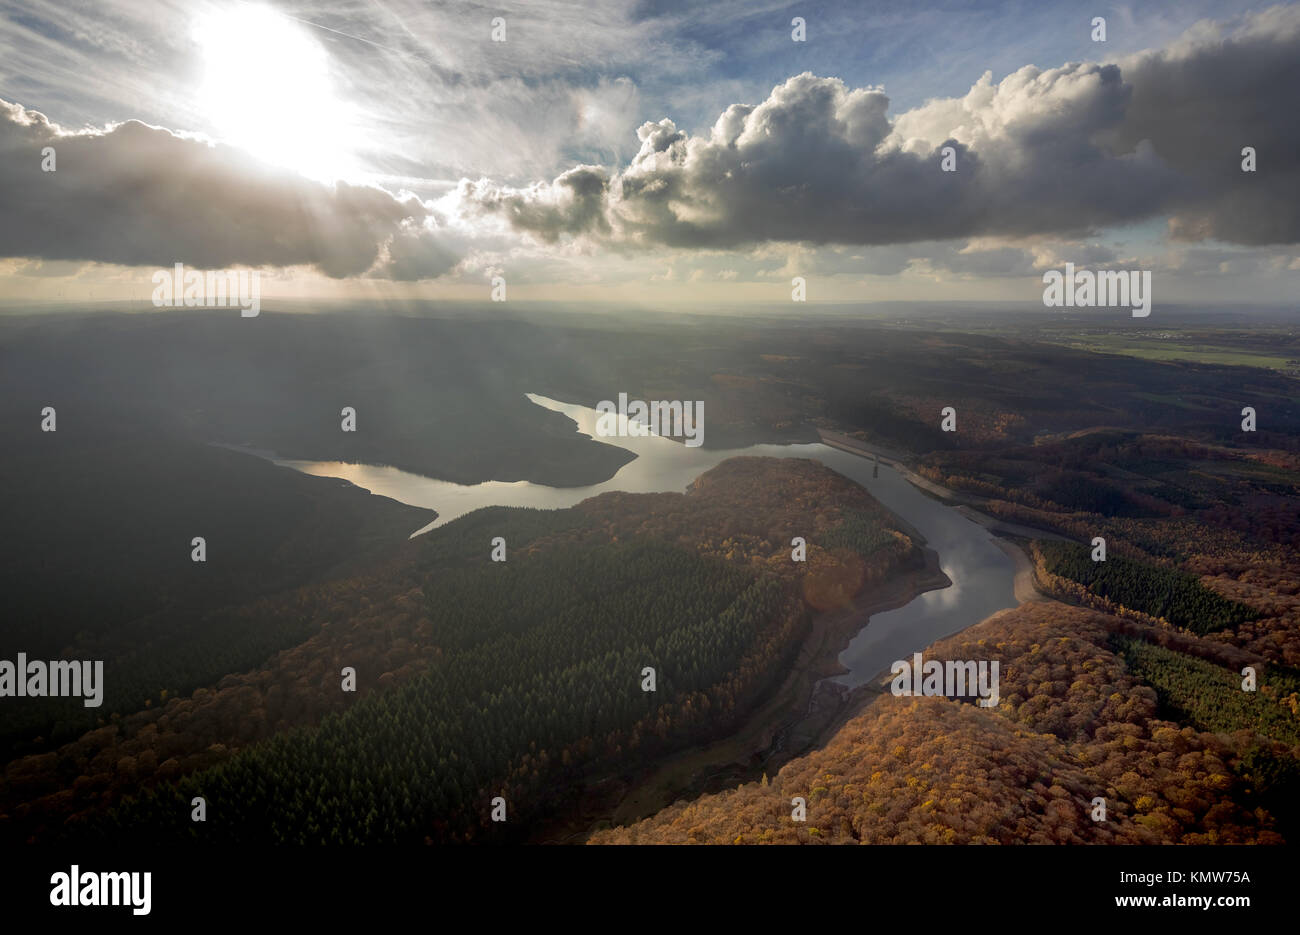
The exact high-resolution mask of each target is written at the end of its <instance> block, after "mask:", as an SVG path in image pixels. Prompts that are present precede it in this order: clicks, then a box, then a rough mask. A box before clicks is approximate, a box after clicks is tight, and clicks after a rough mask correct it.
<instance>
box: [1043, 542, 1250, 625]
mask: <svg viewBox="0 0 1300 935" xmlns="http://www.w3.org/2000/svg"><path fill="white" fill-rule="evenodd" d="M1034 547H1035V549H1036V551H1037V553H1038V554H1039V555H1041V557H1042V560H1043V563H1044V565H1045V567H1046V570H1047V571H1048V572H1049V573H1050V574H1052V575H1059V576H1061V577H1063V578H1067V579H1069V580H1071V581H1075V582H1078V583H1079V584H1081V585H1083V586H1084V587H1085V588H1087V589H1088V590H1089V591H1090V592H1091V593H1093V594H1095V595H1097V596H1098V597H1100V598H1103V599H1105V600H1107V601H1111V602H1113V603H1114V604H1117V605H1120V606H1123V607H1128V608H1131V609H1133V610H1136V611H1139V612H1141V613H1144V614H1148V615H1150V616H1152V617H1156V618H1158V619H1164V620H1168V621H1169V622H1170V623H1172V624H1173V625H1174V626H1178V627H1184V628H1186V629H1188V630H1191V631H1192V632H1193V633H1197V634H1205V633H1212V632H1214V631H1215V630H1222V629H1225V628H1233V627H1237V626H1239V625H1240V624H1242V623H1244V622H1245V621H1247V620H1252V619H1254V618H1255V617H1257V616H1258V614H1257V612H1256V611H1254V610H1252V609H1251V608H1249V607H1246V606H1245V605H1243V604H1239V603H1237V602H1236V601H1231V600H1227V599H1226V598H1223V597H1220V596H1219V595H1218V594H1216V593H1214V592H1213V591H1211V590H1210V589H1208V588H1206V587H1205V586H1204V585H1202V584H1201V582H1200V579H1199V578H1197V577H1196V576H1195V575H1192V574H1188V573H1187V572H1183V571H1178V570H1176V569H1171V568H1161V567H1159V566H1156V565H1151V564H1148V563H1145V562H1136V561H1133V560H1132V559H1127V558H1123V557H1122V556H1118V555H1111V556H1108V557H1107V559H1106V560H1105V561H1104V562H1094V561H1093V560H1092V557H1091V551H1092V550H1091V549H1090V548H1089V547H1088V546H1083V545H1078V544H1075V543H1072V542H1054V541H1042V542H1036V543H1035V545H1034Z"/></svg>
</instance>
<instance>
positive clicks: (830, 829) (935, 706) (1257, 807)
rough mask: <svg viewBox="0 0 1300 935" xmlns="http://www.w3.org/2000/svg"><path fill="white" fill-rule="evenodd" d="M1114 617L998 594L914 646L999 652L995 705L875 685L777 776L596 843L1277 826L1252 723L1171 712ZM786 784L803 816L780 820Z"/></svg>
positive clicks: (1122, 834)
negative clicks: (1220, 728)
mask: <svg viewBox="0 0 1300 935" xmlns="http://www.w3.org/2000/svg"><path fill="white" fill-rule="evenodd" d="M1124 625H1125V624H1124V621H1121V620H1120V619H1119V618H1116V617H1112V616H1108V615H1104V614H1099V613H1096V612H1093V611H1088V610H1084V609H1080V608H1072V607H1067V606H1064V605H1060V604H1056V603H1054V602H1044V603H1029V604H1023V605H1021V606H1020V607H1019V608H1016V609H1014V610H1009V611H1004V612H1003V613H1001V614H999V615H996V616H995V617H993V618H990V620H988V621H986V622H984V623H982V624H979V625H978V626H975V627H972V628H971V629H969V630H966V631H964V632H963V633H961V634H958V635H957V636H955V637H952V638H950V639H948V640H944V641H941V642H939V643H936V644H935V645H934V646H932V647H930V648H929V649H928V650H927V651H926V658H935V659H986V660H994V659H996V660H1000V662H1001V694H1002V698H1001V703H1000V704H999V705H998V707H997V708H996V709H982V708H979V707H976V706H974V705H972V704H967V703H964V702H961V701H957V700H949V699H947V698H942V697H937V698H936V697H932V698H910V697H894V696H893V695H890V694H888V693H886V694H883V695H881V696H880V697H879V698H877V699H876V700H874V701H873V702H871V704H870V705H869V706H868V708H867V709H866V710H865V711H864V712H863V713H862V714H860V715H858V716H857V717H856V718H854V719H853V720H852V721H850V722H849V723H848V724H847V725H846V726H845V727H844V728H843V729H842V730H841V731H840V732H839V733H838V734H837V735H836V737H835V738H834V740H833V741H832V742H831V743H830V744H829V745H828V746H827V747H826V748H825V749H823V750H820V751H817V752H816V753H813V754H810V755H808V756H805V757H802V758H799V759H797V760H794V761H792V762H790V763H789V764H787V765H786V766H785V767H783V768H782V769H781V770H780V772H779V773H778V774H776V775H775V776H771V777H764V779H763V780H762V781H760V782H754V783H748V784H745V785H743V786H741V787H740V788H739V789H737V790H735V791H733V792H726V793H722V794H718V795H709V796H704V797H702V798H700V799H698V800H696V801H693V802H680V803H678V804H677V805H674V806H672V807H671V808H668V809H665V810H664V811H663V812H661V813H660V814H658V815H656V816H655V817H653V818H650V819H647V820H645V821H641V822H637V823H635V824H633V825H630V826H629V827H626V828H615V829H610V830H607V831H603V832H600V833H598V834H596V835H595V836H594V837H593V838H592V843H596V844H616V843H740V844H746V843H848V844H857V843H874V844H901V843H936V844H937V843H958V844H960V843H1013V842H1029V843H1125V842H1127V843H1149V844H1156V843H1215V842H1217V843H1231V842H1256V843H1268V842H1280V841H1281V840H1282V837H1281V835H1279V834H1278V832H1277V830H1276V827H1277V819H1276V817H1275V816H1274V815H1273V814H1272V813H1270V812H1268V811H1267V809H1265V808H1264V807H1263V805H1262V804H1261V800H1260V799H1261V790H1260V789H1259V788H1258V787H1257V781H1258V779H1259V777H1258V776H1257V775H1255V773H1256V772H1257V771H1258V739H1257V738H1256V737H1255V735H1253V734H1252V733H1250V732H1241V733H1239V734H1236V735H1228V734H1215V733H1207V732H1203V731H1201V730H1198V729H1197V728H1195V727H1184V726H1180V725H1179V724H1177V723H1172V722H1170V721H1168V720H1165V719H1164V718H1163V716H1162V712H1161V709H1160V702H1159V700H1158V698H1157V693H1156V692H1155V691H1154V690H1152V689H1151V688H1149V687H1147V686H1145V685H1144V684H1143V683H1142V682H1141V680H1140V679H1139V677H1138V675H1137V673H1134V672H1131V671H1129V670H1128V667H1127V666H1126V664H1125V661H1124V659H1123V658H1122V657H1121V656H1120V655H1117V654H1116V653H1114V652H1112V651H1111V650H1110V649H1109V648H1108V644H1109V640H1110V638H1111V636H1112V634H1113V633H1115V632H1117V631H1118V629H1120V628H1122V627H1123V626H1124ZM1250 700H1251V701H1252V702H1253V703H1254V704H1256V705H1258V706H1260V707H1265V706H1269V705H1272V704H1275V703H1276V702H1275V700H1269V699H1267V698H1265V697H1263V696H1258V695H1257V696H1255V697H1254V698H1253V699H1250ZM794 797H800V798H803V799H805V800H806V802H807V820H806V821H805V822H799V821H794V820H792V805H791V800H792V798H794ZM1095 798H1104V799H1105V800H1106V807H1107V819H1106V821H1104V822H1099V821H1094V820H1093V819H1092V809H1093V807H1094V806H1093V800H1094V799H1095Z"/></svg>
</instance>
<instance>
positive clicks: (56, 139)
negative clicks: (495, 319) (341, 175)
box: [0, 101, 449, 277]
mask: <svg viewBox="0 0 1300 935" xmlns="http://www.w3.org/2000/svg"><path fill="white" fill-rule="evenodd" d="M47 146H49V147H53V148H54V151H55V159H56V166H57V168H56V171H53V172H45V171H43V170H42V161H43V157H42V150H43V148H44V147H47ZM428 213H429V212H428V210H427V209H426V208H425V207H424V206H423V205H422V204H421V203H420V202H419V201H418V200H417V199H414V198H411V199H408V200H405V201H399V200H398V199H396V198H394V197H393V196H392V195H390V194H388V193H387V192H384V191H381V190H380V189H377V188H370V187H365V186H355V185H347V184H345V183H339V184H338V185H336V186H327V185H321V184H318V183H316V182H312V181H309V180H306V179H303V178H301V177H299V176H296V175H294V174H291V173H287V172H284V171H279V170H274V169H271V168H267V167H264V166H262V165H260V164H258V163H256V162H253V161H252V160H250V159H249V158H248V157H247V156H245V155H244V154H242V153H241V152H240V151H238V150H235V149H232V148H230V147H227V146H210V145H208V144H207V143H204V142H201V141H196V140H192V139H185V138H182V137H179V136H175V135H173V134H172V133H169V132H168V131H166V130H162V129H157V128H154V127H149V126H146V125H145V124H142V123H138V122H135V121H130V122H127V123H124V124H121V125H119V126H117V127H114V128H112V129H110V130H107V131H104V132H85V133H64V132H62V131H60V130H59V128H57V127H56V126H54V125H52V124H51V123H50V122H49V121H48V120H47V119H46V118H45V117H44V116H43V115H42V114H39V113H36V112H34V111H28V110H24V109H23V108H22V107H20V106H18V105H14V104H6V103H5V102H3V101H0V256H15V257H32V258H40V259H44V260H94V261H99V262H103V263H119V264H123V265H127V266H149V265H152V266H170V265H171V264H173V263H176V262H182V263H186V264H188V265H191V266H194V267H199V268H207V269H215V268H224V267H228V266H232V265H250V266H263V265H268V266H292V265H298V264H303V265H312V266H315V267H316V268H317V269H319V270H320V271H321V272H323V273H325V274H326V275H329V276H333V277H344V276H355V275H358V274H361V273H364V272H365V271H366V270H368V269H370V267H371V266H372V265H373V264H374V263H375V261H376V259H377V258H378V257H379V256H380V252H381V249H382V247H383V246H384V245H385V243H386V242H387V241H389V240H390V238H394V237H395V236H400V237H401V238H402V240H403V242H402V243H400V244H398V246H397V249H396V250H395V251H394V252H395V253H397V254H398V255H399V256H400V257H401V259H402V260H403V264H402V269H403V271H405V272H407V273H410V272H415V271H420V270H428V269H436V270H437V272H442V271H445V270H446V269H447V268H449V266H448V264H446V263H445V262H444V259H445V258H443V257H442V256H441V255H439V254H438V252H437V250H436V249H435V248H434V247H433V246H432V245H431V244H429V243H424V244H422V245H417V244H415V243H412V242H411V241H413V240H418V239H420V238H421V237H424V238H425V239H428V236H429V235H428V234H427V232H423V233H422V232H421V231H423V229H420V231H416V230H414V229H413V228H412V225H413V224H419V223H420V222H422V221H424V220H425V219H426V217H427V216H428ZM417 246H419V249H417ZM421 256H423V257H424V258H425V259H426V260H434V261H436V262H432V263H421V262H418V261H419V260H420V257H421ZM439 267H440V268H439ZM437 272H434V273H427V275H437Z"/></svg>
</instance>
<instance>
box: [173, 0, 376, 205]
mask: <svg viewBox="0 0 1300 935" xmlns="http://www.w3.org/2000/svg"><path fill="white" fill-rule="evenodd" d="M192 36H193V38H194V40H195V41H196V42H197V43H198V45H199V47H200V49H201V50H202V54H203V58H204V75H203V80H202V84H201V86H200V89H199V102H200V107H201V109H202V111H203V112H204V113H205V114H206V116H207V117H208V119H209V120H210V121H211V124H212V127H213V129H214V131H215V132H216V134H217V136H218V137H219V138H220V139H222V140H223V141H224V142H227V143H230V144H232V145H234V146H238V147H240V148H241V149H244V150H246V151H247V152H249V153H251V154H252V155H254V156H256V157H257V158H259V159H262V160H264V161H265V162H269V163H272V164H274V165H278V166H284V167H287V168H290V169H293V170H295V171H297V172H299V173H301V174H303V175H305V176H308V177H310V178H314V179H319V180H322V181H332V180H334V179H336V178H340V177H344V176H345V175H348V174H349V173H350V170H351V169H352V168H353V167H352V166H351V165H350V159H349V153H348V152H347V151H346V149H345V147H344V143H343V141H344V140H346V139H348V138H349V134H348V123H349V121H348V119H347V117H348V108H347V107H346V105H345V104H344V103H343V102H342V101H339V100H338V99H337V98H336V97H335V96H334V93H333V82H332V81H331V78H330V73H329V59H328V56H327V54H326V52H325V49H324V48H323V47H322V46H321V45H320V44H319V43H318V42H316V41H315V39H314V37H312V36H311V35H310V34H309V32H308V28H307V27H305V26H302V25H300V24H299V23H297V22H295V21H293V20H291V19H289V18H287V17H285V16H281V15H280V14H279V13H276V12H275V11H274V10H271V9H270V8H268V7H265V6H258V5H255V4H251V3H240V4H238V5H235V6H229V7H224V8H222V9H220V10H219V11H216V12H213V13H209V14H207V15H205V16H203V17H202V18H201V19H200V20H199V21H198V22H197V23H196V25H195V28H194V31H193V33H192Z"/></svg>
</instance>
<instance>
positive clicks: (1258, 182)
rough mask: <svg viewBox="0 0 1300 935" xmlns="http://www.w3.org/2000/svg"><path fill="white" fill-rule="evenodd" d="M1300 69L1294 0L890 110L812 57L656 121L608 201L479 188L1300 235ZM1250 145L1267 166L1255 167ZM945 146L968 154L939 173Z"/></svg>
mask: <svg viewBox="0 0 1300 935" xmlns="http://www.w3.org/2000/svg"><path fill="white" fill-rule="evenodd" d="M1297 87H1300V8H1294V7H1292V8H1279V9H1274V10H1270V11H1266V12H1265V13H1263V14H1260V15H1258V16H1255V17H1252V18H1250V19H1248V20H1247V21H1246V23H1245V25H1243V26H1242V27H1241V28H1240V29H1238V31H1237V32H1235V33H1233V34H1232V35H1231V36H1228V37H1226V38H1225V37H1223V36H1218V35H1215V34H1214V33H1213V32H1212V30H1209V28H1208V27H1202V28H1200V29H1199V30H1198V31H1196V32H1194V34H1193V35H1192V36H1189V37H1187V38H1185V39H1183V40H1181V41H1180V42H1179V43H1178V44H1177V45H1176V46H1173V47H1171V48H1170V49H1167V50H1164V51H1161V52H1155V53H1147V54H1144V55H1141V56H1137V57H1135V58H1134V59H1132V60H1130V61H1128V62H1125V63H1122V64H1107V65H1100V64H1068V65H1065V66H1062V67H1060V68H1054V69H1047V70H1042V69H1039V68H1036V67H1033V66H1026V67H1024V68H1022V69H1020V70H1019V71H1017V72H1015V73H1013V74H1011V75H1008V76H1007V77H1006V78H1005V79H1003V80H1002V81H1000V82H997V83H994V82H993V80H992V77H991V75H988V74H986V75H985V76H984V77H982V78H981V79H980V80H979V81H978V82H977V83H976V84H975V85H974V86H973V87H972V88H971V90H970V92H969V93H968V94H967V95H965V96H964V97H962V98H950V99H944V100H935V101H930V102H928V103H926V104H925V105H923V106H922V107H919V108H916V109H915V110H912V111H909V112H907V113H905V114H902V115H901V116H900V117H899V118H898V119H896V120H895V121H893V122H892V123H891V121H890V119H889V117H888V115H887V112H888V107H889V100H888V98H887V97H886V96H885V94H884V93H883V92H882V91H879V90H876V89H870V88H866V89H861V88H860V89H852V88H849V87H847V86H845V84H844V83H843V82H842V81H840V80H839V79H836V78H822V77H817V76H815V75H813V74H810V73H805V74H801V75H798V76H795V77H793V78H790V79H789V80H788V81H786V82H785V83H784V84H781V85H779V86H777V87H776V88H775V89H774V90H773V91H772V93H771V95H769V97H768V98H767V99H766V100H765V101H763V102H762V103H761V104H759V105H757V106H753V107H750V106H742V105H732V106H731V107H729V108H728V109H727V110H726V111H725V112H723V113H722V115H721V116H720V117H719V118H718V120H717V122H716V123H715V125H714V126H713V128H712V130H711V132H710V133H709V134H708V135H707V136H706V135H699V136H690V135H688V134H687V133H685V132H683V131H682V130H680V129H678V128H677V127H676V126H675V125H674V124H673V122H672V121H671V120H667V119H664V120H660V121H658V122H657V123H646V124H645V125H643V126H642V127H641V129H640V131H639V132H638V136H639V138H640V141H641V148H640V151H639V152H638V153H637V155H636V157H635V158H634V159H633V160H632V162H631V164H630V165H629V166H628V167H627V168H626V169H625V170H623V171H622V172H620V173H618V174H616V175H614V176H612V177H611V178H610V179H609V180H608V184H607V191H606V194H605V195H604V196H603V198H602V199H601V205H600V211H599V212H596V211H595V206H594V204H593V202H592V196H593V195H594V191H595V189H594V188H593V189H592V190H591V192H590V193H589V194H588V196H587V197H586V198H584V199H583V200H582V201H581V202H579V201H578V200H577V199H574V201H573V205H574V206H575V209H574V210H559V209H556V208H555V207H554V206H553V204H552V203H554V202H555V200H556V199H555V195H554V191H555V189H556V188H558V187H561V185H562V182H561V180H557V181H556V183H554V184H553V185H545V184H541V185H534V186H531V187H529V188H526V189H502V188H499V187H494V186H491V185H487V184H484V183H476V185H474V186H470V187H467V188H465V189H463V194H464V195H465V196H466V198H467V199H468V200H469V201H470V202H471V203H472V204H473V206H474V209H477V210H483V211H488V212H495V213H498V214H502V215H504V216H505V217H507V218H508V219H509V221H510V222H511V224H512V225H513V226H514V227H515V228H516V229H518V230H520V231H526V232H529V233H531V234H534V235H536V236H538V237H540V238H541V239H543V240H546V241H548V242H549V241H554V240H555V239H556V238H557V237H559V236H560V235H562V234H582V233H592V232H599V231H601V230H603V229H605V228H606V227H608V229H609V231H610V232H611V234H610V236H609V239H611V240H614V241H617V242H621V243H624V244H644V245H647V246H648V245H667V246H672V247H684V248H714V249H717V248H733V247H743V246H748V245H752V244H756V243H762V242H765V241H787V242H793V241H798V242H806V243H813V244H863V245H880V244H891V243H910V242H918V241H925V240H945V239H953V238H968V237H978V236H1002V237H1028V236H1037V235H1054V236H1081V235H1086V234H1089V233H1091V232H1095V231H1097V230H1099V229H1101V228H1104V227H1107V226H1112V225H1117V224H1124V223H1130V222H1136V221H1141V220H1144V219H1147V218H1151V217H1153V216H1166V215H1167V216H1169V217H1170V218H1171V225H1172V228H1173V230H1174V232H1175V234H1181V235H1182V236H1185V237H1189V238H1193V239H1196V238H1201V237H1218V238H1221V239H1225V240H1231V241H1235V242H1238V243H1243V244H1265V243H1294V242H1296V241H1300V222H1298V214H1297V212H1300V199H1298V198H1297V197H1296V196H1297V192H1298V191H1300V188H1297V186H1296V182H1297V170H1298V168H1300V146H1297V142H1298V139H1297V137H1298V135H1300V129H1297V127H1298V126H1300V125H1297V123H1296V121H1295V120H1294V117H1293V115H1292V111H1293V109H1294V106H1295V94H1296V88H1297ZM1243 145H1254V146H1256V147H1257V148H1258V149H1259V150H1260V152H1261V166H1266V167H1267V171H1264V169H1263V168H1261V171H1260V172H1259V173H1257V174H1254V175H1251V174H1247V173H1242V172H1241V169H1240V162H1241V157H1240V154H1239V153H1240V148H1241V146H1243ZM945 147H952V151H953V154H954V158H955V159H956V171H954V172H944V171H941V161H942V154H943V150H944V148H945ZM562 178H563V177H562ZM576 207H580V209H581V210H576Z"/></svg>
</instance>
